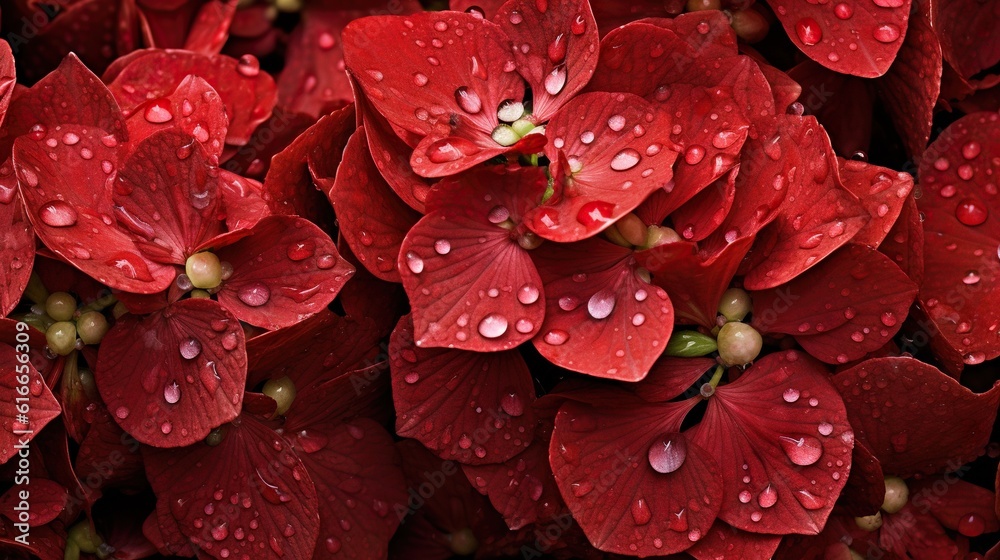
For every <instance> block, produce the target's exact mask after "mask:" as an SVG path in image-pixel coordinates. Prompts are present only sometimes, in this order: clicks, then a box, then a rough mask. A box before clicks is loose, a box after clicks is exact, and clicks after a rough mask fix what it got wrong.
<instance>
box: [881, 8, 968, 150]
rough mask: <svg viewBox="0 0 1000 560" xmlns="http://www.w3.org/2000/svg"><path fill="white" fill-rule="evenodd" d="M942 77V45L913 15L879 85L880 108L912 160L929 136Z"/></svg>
mask: <svg viewBox="0 0 1000 560" xmlns="http://www.w3.org/2000/svg"><path fill="white" fill-rule="evenodd" d="M968 21H973V20H971V19H970V20H968ZM941 73H942V60H941V44H940V43H938V37H937V34H936V33H935V32H934V29H932V28H931V26H930V24H929V23H928V22H927V20H926V19H925V18H924V17H923V16H922V15H919V14H918V15H915V16H914V17H913V19H911V20H910V28H909V29H908V30H907V31H906V39H905V40H904V41H903V47H902V48H901V49H900V50H899V56H897V57H896V62H895V63H893V65H892V66H891V67H890V68H889V71H888V72H886V73H885V76H884V78H883V79H882V81H881V82H879V90H880V92H881V94H882V98H883V99H884V100H885V102H884V103H883V106H884V107H885V109H886V111H888V112H889V115H890V116H891V117H892V121H893V123H894V124H895V125H896V129H897V130H898V131H899V134H900V137H902V139H903V144H904V145H905V146H906V151H907V152H908V153H909V154H910V156H911V157H913V158H916V157H919V155H920V154H922V153H923V152H924V149H925V148H926V147H927V141H928V140H929V139H930V136H931V126H932V124H933V120H934V107H935V105H936V104H937V100H938V95H939V94H940V93H941Z"/></svg>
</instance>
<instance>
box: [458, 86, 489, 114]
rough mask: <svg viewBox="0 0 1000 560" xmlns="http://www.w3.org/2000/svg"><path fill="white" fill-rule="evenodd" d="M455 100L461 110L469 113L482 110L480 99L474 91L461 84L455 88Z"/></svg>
mask: <svg viewBox="0 0 1000 560" xmlns="http://www.w3.org/2000/svg"><path fill="white" fill-rule="evenodd" d="M455 102H456V103H458V106H459V107H461V108H462V110H463V111H465V112H466V113H469V114H470V115H475V114H476V113H479V112H480V111H482V110H483V102H482V100H481V99H479V96H478V95H477V94H476V92H474V91H472V90H471V89H469V88H468V87H466V86H462V87H460V88H458V89H456V90H455Z"/></svg>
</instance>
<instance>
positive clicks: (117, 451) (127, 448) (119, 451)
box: [73, 405, 146, 500]
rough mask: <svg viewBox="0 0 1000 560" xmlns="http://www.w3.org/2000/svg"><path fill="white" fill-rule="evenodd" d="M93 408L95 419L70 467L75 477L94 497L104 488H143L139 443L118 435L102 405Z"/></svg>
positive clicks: (119, 430)
mask: <svg viewBox="0 0 1000 560" xmlns="http://www.w3.org/2000/svg"><path fill="white" fill-rule="evenodd" d="M96 407H97V408H98V410H97V411H96V413H93V414H94V416H96V418H94V421H93V423H92V424H91V426H90V430H89V431H88V432H87V437H86V438H84V439H83V441H82V442H80V450H79V452H78V453H77V455H76V460H75V461H74V463H73V469H74V471H75V472H76V476H77V477H79V479H80V480H81V481H83V482H86V484H87V488H88V489H89V490H91V491H95V492H98V493H99V492H100V491H101V490H103V489H104V488H107V487H111V488H115V487H119V488H120V487H125V488H128V489H135V488H143V487H144V486H145V485H146V479H145V477H144V473H143V467H142V456H141V455H140V454H139V442H138V441H136V440H135V439H133V438H132V436H130V435H128V434H127V433H125V432H123V431H122V429H121V428H120V427H119V426H118V424H116V423H115V421H114V420H112V418H111V414H110V413H109V412H108V411H107V409H105V408H104V406H103V405H96ZM94 499H95V500H96V499H97V498H96V497H94Z"/></svg>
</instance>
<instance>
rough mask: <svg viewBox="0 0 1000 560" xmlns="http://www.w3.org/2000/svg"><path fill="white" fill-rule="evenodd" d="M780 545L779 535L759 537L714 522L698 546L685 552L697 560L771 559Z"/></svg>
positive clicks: (756, 534)
mask: <svg viewBox="0 0 1000 560" xmlns="http://www.w3.org/2000/svg"><path fill="white" fill-rule="evenodd" d="M780 543H781V535H761V534H758V533H748V532H746V531H740V530H739V529H737V528H736V527H733V526H731V525H727V524H726V523H724V522H722V521H716V522H715V524H714V525H712V528H711V529H710V530H709V531H708V534H707V535H705V538H704V539H702V540H700V541H698V544H696V545H695V546H693V547H691V548H690V549H688V550H687V553H688V554H690V555H691V556H694V557H695V558H696V559H697V560H718V559H719V558H772V557H773V556H774V551H775V550H777V548H778V545H779V544H780Z"/></svg>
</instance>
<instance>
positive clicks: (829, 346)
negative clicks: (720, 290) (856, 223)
mask: <svg viewBox="0 0 1000 560" xmlns="http://www.w3.org/2000/svg"><path fill="white" fill-rule="evenodd" d="M916 295H917V286H916V284H914V283H913V282H912V281H911V280H910V279H909V278H908V277H907V276H906V273H904V272H903V271H902V270H900V269H899V267H897V266H896V265H894V264H893V263H892V260H891V259H889V257H887V256H885V255H883V254H882V253H879V252H878V251H876V250H874V249H871V248H869V247H866V246H864V245H855V244H853V243H852V244H850V245H848V246H847V247H845V248H844V249H842V250H840V251H838V252H837V253H834V254H833V255H831V256H830V257H829V258H827V259H825V260H824V261H823V262H822V263H820V264H819V265H818V266H817V267H815V268H813V269H810V270H808V271H806V272H805V273H803V274H801V275H799V276H798V277H796V278H795V279H794V280H792V281H791V282H789V283H787V284H784V285H782V286H779V287H778V288H775V289H773V290H766V291H760V292H753V300H754V301H753V304H754V313H753V325H754V328H756V329H757V330H759V331H761V332H764V333H783V334H790V335H793V336H795V338H796V340H797V341H798V342H799V344H801V345H802V347H803V348H805V350H806V351H807V352H809V353H810V354H812V355H813V356H814V357H816V358H818V359H820V360H822V361H824V362H826V363H829V364H836V363H841V364H844V363H847V362H849V361H851V360H857V359H859V358H861V357H863V356H864V355H865V354H867V353H868V352H872V351H874V350H877V349H878V348H880V347H882V346H883V345H884V344H886V342H888V341H889V340H890V339H892V337H893V336H895V335H896V333H897V332H899V329H900V327H902V326H903V321H904V320H905V319H906V315H907V312H908V311H909V309H910V304H911V303H913V299H914V298H915V297H916Z"/></svg>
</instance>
